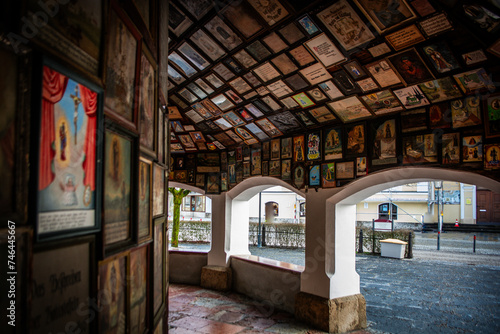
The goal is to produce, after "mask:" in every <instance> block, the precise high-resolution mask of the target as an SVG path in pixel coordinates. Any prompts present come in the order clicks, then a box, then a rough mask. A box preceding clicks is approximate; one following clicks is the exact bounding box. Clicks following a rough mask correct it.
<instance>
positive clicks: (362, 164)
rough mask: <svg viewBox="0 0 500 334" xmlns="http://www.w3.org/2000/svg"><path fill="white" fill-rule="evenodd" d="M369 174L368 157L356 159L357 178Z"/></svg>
mask: <svg viewBox="0 0 500 334" xmlns="http://www.w3.org/2000/svg"><path fill="white" fill-rule="evenodd" d="M367 174H368V164H367V162H366V157H357V158H356V176H365V175H367Z"/></svg>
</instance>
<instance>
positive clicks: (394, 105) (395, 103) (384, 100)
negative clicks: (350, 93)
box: [361, 89, 403, 115]
mask: <svg viewBox="0 0 500 334" xmlns="http://www.w3.org/2000/svg"><path fill="white" fill-rule="evenodd" d="M361 99H362V100H363V102H364V103H365V104H366V106H367V107H368V108H369V109H370V111H371V112H373V113H374V114H375V115H383V114H389V113H393V112H397V111H400V110H403V106H402V105H401V103H400V102H399V100H398V99H397V98H396V97H395V96H394V94H392V92H391V90H389V89H385V90H382V91H378V92H375V93H372V94H368V95H364V96H362V97H361Z"/></svg>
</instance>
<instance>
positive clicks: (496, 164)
mask: <svg viewBox="0 0 500 334" xmlns="http://www.w3.org/2000/svg"><path fill="white" fill-rule="evenodd" d="M499 152H500V145H499V144H487V145H484V169H486V170H497V169H500V159H499V157H498V155H499V154H498V153H499Z"/></svg>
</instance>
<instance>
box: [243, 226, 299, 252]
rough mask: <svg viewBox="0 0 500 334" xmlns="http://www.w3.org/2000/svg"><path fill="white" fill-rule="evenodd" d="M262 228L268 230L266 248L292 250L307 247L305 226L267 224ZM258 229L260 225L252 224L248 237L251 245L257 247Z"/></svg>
mask: <svg viewBox="0 0 500 334" xmlns="http://www.w3.org/2000/svg"><path fill="white" fill-rule="evenodd" d="M262 226H265V229H266V238H265V244H266V246H270V247H290V248H304V247H305V246H306V244H305V243H306V242H305V225H304V224H284V223H265V224H262ZM258 229H259V224H258V223H250V227H249V235H248V239H249V240H248V242H249V244H250V245H254V246H255V245H257V240H258V239H257V234H258Z"/></svg>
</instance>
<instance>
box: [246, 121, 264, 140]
mask: <svg viewBox="0 0 500 334" xmlns="http://www.w3.org/2000/svg"><path fill="white" fill-rule="evenodd" d="M245 127H246V128H247V129H248V131H250V132H251V133H252V134H254V135H255V136H256V137H257V138H259V140H260V141H264V140H268V139H269V136H268V135H267V134H266V133H265V132H264V131H263V130H262V129H261V128H260V127H258V126H257V125H256V124H255V123H248V124H246V125H245Z"/></svg>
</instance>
